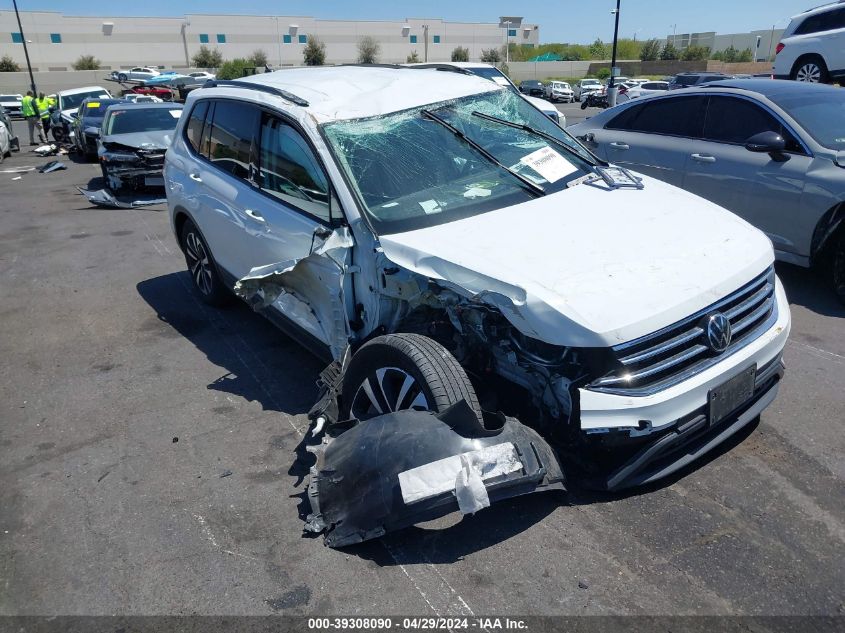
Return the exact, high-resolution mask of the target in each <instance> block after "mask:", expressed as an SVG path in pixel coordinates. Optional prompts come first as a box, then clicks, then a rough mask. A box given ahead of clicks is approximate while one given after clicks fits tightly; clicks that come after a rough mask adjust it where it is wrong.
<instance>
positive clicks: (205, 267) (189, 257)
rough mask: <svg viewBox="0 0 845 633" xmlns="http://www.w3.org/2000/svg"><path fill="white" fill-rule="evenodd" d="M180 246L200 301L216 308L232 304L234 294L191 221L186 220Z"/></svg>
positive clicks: (203, 239)
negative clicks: (222, 277) (226, 284)
mask: <svg viewBox="0 0 845 633" xmlns="http://www.w3.org/2000/svg"><path fill="white" fill-rule="evenodd" d="M180 245H181V246H182V252H183V253H184V254H185V263H186V264H187V266H188V273H189V274H190V275H191V284H192V285H193V287H194V291H195V292H196V293H197V294H198V295H199V297H200V299H202V300H203V301H204V302H205V303H207V304H208V305H210V306H215V307H220V306H224V305H226V304H228V303H230V302H231V301H232V294H231V293H230V292H229V291H228V289H227V288H226V286H225V285H224V284H223V282H222V281H221V280H220V275H218V273H217V264H216V263H215V261H214V258H213V257H212V255H211V250H209V248H208V246H207V245H206V242H205V238H204V237H203V236H202V233H200V232H199V229H198V228H197V225H196V224H194V223H193V222H192V221H191V220H185V224H184V226H182V235H181V239H180Z"/></svg>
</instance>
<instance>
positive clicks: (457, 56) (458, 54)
mask: <svg viewBox="0 0 845 633" xmlns="http://www.w3.org/2000/svg"><path fill="white" fill-rule="evenodd" d="M452 61H453V62H468V61H469V49H468V48H465V47H462V46H457V47H455V49H454V50H453V51H452Z"/></svg>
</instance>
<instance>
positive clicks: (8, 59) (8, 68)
mask: <svg viewBox="0 0 845 633" xmlns="http://www.w3.org/2000/svg"><path fill="white" fill-rule="evenodd" d="M20 69H21V67H20V66H18V65H17V63H16V62H15V60H14V59H12V56H11V55H3V58H2V59H0V73H17V72H20Z"/></svg>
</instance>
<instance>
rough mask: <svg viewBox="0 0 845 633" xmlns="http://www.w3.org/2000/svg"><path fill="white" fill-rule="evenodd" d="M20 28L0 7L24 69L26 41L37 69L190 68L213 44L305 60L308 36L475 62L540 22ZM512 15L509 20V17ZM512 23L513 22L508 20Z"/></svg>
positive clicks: (200, 18) (283, 61) (203, 19)
mask: <svg viewBox="0 0 845 633" xmlns="http://www.w3.org/2000/svg"><path fill="white" fill-rule="evenodd" d="M20 16H21V23H22V27H23V35H22V34H21V29H19V28H18V24H17V20H16V19H15V13H14V12H13V11H0V56H2V55H11V56H12V58H13V59H14V60H15V61H16V62H17V63H18V64H19V65H20V66H21V67H25V59H24V51H23V40H24V37H25V38H26V42H27V48H28V50H29V56H30V60H31V63H32V66H33V70H36V69H37V70H38V71H50V70H71V69H72V64H73V62H74V61H75V60H76V59H78V58H79V57H80V56H81V55H93V56H94V57H95V58H97V59H98V60H100V63H101V68H103V69H105V70H116V69H124V68H131V67H132V66H137V65H150V66H164V67H167V68H185V67H187V66H190V65H191V63H190V59H191V57H192V56H193V55H195V54H196V52H197V51H198V50H199V48H200V46H203V45H205V46H208V47H209V48H212V49H214V48H216V49H218V50H219V51H220V52H221V53H222V54H223V57H224V59H233V58H236V57H248V56H249V55H250V54H251V53H252V52H253V51H255V50H256V49H262V50H264V52H265V53H266V54H267V57H268V59H269V63H270V64H271V65H273V66H294V65H300V64H302V49H303V48H304V47H305V45H306V44H307V42H308V39H309V38H310V37H315V36H316V37H318V38H319V39H320V40H321V41H322V42H324V43H325V45H326V63H330V64H335V63H346V62H354V61H356V58H357V55H358V51H357V45H358V42H359V40H360V39H361V38H362V37H364V36H371V37H373V38H375V40H376V41H377V42H378V43H379V45H380V47H381V53H380V55H379V61H380V62H385V63H387V62H405V60H406V58H407V57H408V55H411V54H412V53H413V52H415V51H416V53H417V54H418V56H419V58H420V60H421V61H423V60H425V59H426V58H427V59H428V61H446V60H449V59H450V57H451V54H452V50H453V49H454V48H455V47H457V46H463V47H466V48H468V49H469V54H470V59H471V60H478V59H479V58H480V57H481V51H482V50H483V49H489V48H500V47H501V46H503V45H504V44H505V42H506V41H509V42H510V43H512V44H513V43H515V44H528V45H532V46H536V45H537V44H538V42H539V37H540V30H539V27H538V26H537V25H536V24H526V23H524V22H523V23H520V22H519V21H515V22H514V23H506V24H500V22H489V23H466V22H447V21H445V20H442V19H440V18H408V19H406V20H402V21H375V20H374V21H362V20H358V21H347V20H319V19H316V18H313V17H304V16H253V15H210V14H189V15H185V16H184V17H144V18H138V17H102V18H99V17H81V16H69V15H64V14H61V13H56V12H40V11H28V12H21V14H20ZM506 19H507V18H506ZM510 20H515V19H513V18H511V19H510Z"/></svg>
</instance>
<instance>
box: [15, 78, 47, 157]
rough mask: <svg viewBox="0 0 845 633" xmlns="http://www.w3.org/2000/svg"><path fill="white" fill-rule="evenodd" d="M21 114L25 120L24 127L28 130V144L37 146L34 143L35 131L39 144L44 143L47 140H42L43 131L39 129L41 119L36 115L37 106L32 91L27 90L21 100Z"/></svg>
mask: <svg viewBox="0 0 845 633" xmlns="http://www.w3.org/2000/svg"><path fill="white" fill-rule="evenodd" d="M21 114H23V117H24V118H25V119H26V126H27V128H28V129H29V144H30V145H38V143H36V142H35V130H38V138H39V139H41V142H42V143H46V142H47V139H45V138H44V130H42V129H41V117H40V116H39V115H38V105H37V104H36V103H35V98H34V97H33V96H32V90H27V91H26V96H25V97H24V98H23V100H21Z"/></svg>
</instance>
